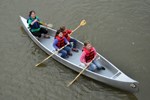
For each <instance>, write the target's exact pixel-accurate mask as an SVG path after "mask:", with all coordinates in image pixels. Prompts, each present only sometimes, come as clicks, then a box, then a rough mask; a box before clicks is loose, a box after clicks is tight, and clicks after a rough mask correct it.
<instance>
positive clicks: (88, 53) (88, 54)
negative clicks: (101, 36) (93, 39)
mask: <svg viewBox="0 0 150 100" xmlns="http://www.w3.org/2000/svg"><path fill="white" fill-rule="evenodd" d="M82 51H84V52H85V53H86V54H85V61H86V62H87V63H88V62H90V61H91V60H92V59H93V58H94V55H95V53H94V47H92V48H91V49H90V50H87V49H86V48H85V47H84V48H83V49H82Z"/></svg>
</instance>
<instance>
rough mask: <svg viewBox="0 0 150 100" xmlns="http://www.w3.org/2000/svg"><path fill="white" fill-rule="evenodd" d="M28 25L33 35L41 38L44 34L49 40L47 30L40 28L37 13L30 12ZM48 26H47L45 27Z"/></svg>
mask: <svg viewBox="0 0 150 100" xmlns="http://www.w3.org/2000/svg"><path fill="white" fill-rule="evenodd" d="M27 23H28V25H29V28H30V31H31V33H32V34H33V35H34V36H36V37H38V38H40V37H41V34H44V37H45V38H49V37H50V35H49V34H48V32H47V30H46V29H45V28H42V27H40V25H41V24H40V19H39V17H38V16H36V13H35V11H33V10H32V11H30V12H29V18H28V19H27ZM44 26H46V25H44Z"/></svg>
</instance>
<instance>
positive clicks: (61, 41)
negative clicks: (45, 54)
mask: <svg viewBox="0 0 150 100" xmlns="http://www.w3.org/2000/svg"><path fill="white" fill-rule="evenodd" d="M66 44H68V45H69V41H68V40H67V39H66V38H65V37H64V36H63V33H62V32H61V31H60V30H57V32H56V35H55V39H54V42H53V47H54V48H55V50H57V51H58V50H59V49H60V48H62V47H64V46H65V45H66ZM59 53H61V57H62V58H68V57H69V56H72V53H71V48H70V47H69V46H66V47H65V48H63V49H62V50H60V51H59Z"/></svg>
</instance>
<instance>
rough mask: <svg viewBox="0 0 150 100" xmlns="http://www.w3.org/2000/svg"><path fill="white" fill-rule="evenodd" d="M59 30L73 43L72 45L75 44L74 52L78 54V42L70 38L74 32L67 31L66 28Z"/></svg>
mask: <svg viewBox="0 0 150 100" xmlns="http://www.w3.org/2000/svg"><path fill="white" fill-rule="evenodd" d="M59 30H60V31H61V32H62V33H63V35H64V37H65V38H66V39H67V40H68V41H69V42H72V43H73V48H72V51H74V52H78V49H77V48H76V46H77V41H76V40H75V39H73V38H71V37H70V34H71V33H72V30H69V29H66V27H65V26H62V27H60V29H59ZM70 47H72V45H71V44H70Z"/></svg>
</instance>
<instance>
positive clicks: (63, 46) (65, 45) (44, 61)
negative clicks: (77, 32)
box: [35, 44, 69, 67]
mask: <svg viewBox="0 0 150 100" xmlns="http://www.w3.org/2000/svg"><path fill="white" fill-rule="evenodd" d="M67 45H69V44H66V45H65V46H63V47H62V48H60V49H59V50H58V51H55V52H54V53H53V54H51V55H50V56H48V57H47V58H45V59H44V60H43V61H41V62H40V63H38V64H36V65H35V66H36V67H37V66H39V65H40V64H42V63H43V62H45V61H46V60H48V59H49V58H50V57H52V56H53V55H55V54H57V53H58V52H59V51H60V50H62V49H63V48H65V47H66V46H67Z"/></svg>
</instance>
